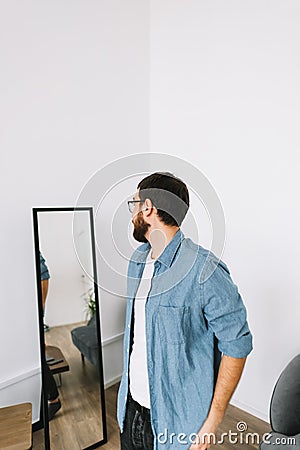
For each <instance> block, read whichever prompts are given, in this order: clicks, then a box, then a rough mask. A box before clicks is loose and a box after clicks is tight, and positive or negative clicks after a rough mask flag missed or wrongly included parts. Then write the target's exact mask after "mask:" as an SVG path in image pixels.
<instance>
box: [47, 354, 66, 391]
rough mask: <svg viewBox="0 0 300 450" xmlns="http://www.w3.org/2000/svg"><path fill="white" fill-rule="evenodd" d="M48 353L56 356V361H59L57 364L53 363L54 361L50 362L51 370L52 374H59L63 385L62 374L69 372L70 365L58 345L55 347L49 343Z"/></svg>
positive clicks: (53, 356)
mask: <svg viewBox="0 0 300 450" xmlns="http://www.w3.org/2000/svg"><path fill="white" fill-rule="evenodd" d="M46 354H47V355H48V356H51V357H52V358H54V362H55V361H57V364H53V361H51V362H49V363H48V366H49V369H50V370H51V373H52V375H55V374H58V377H59V383H60V384H59V386H61V384H62V382H61V374H62V372H68V370H70V366H69V364H68V362H67V360H66V358H65V357H64V355H63V353H62V351H61V350H60V349H59V348H58V347H54V346H53V345H47V347H46Z"/></svg>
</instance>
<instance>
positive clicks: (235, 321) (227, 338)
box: [200, 261, 253, 358]
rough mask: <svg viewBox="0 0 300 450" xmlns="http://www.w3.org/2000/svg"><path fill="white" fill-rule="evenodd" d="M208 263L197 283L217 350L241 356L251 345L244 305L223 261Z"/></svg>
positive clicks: (242, 356)
mask: <svg viewBox="0 0 300 450" xmlns="http://www.w3.org/2000/svg"><path fill="white" fill-rule="evenodd" d="M209 264H210V273H211V275H210V276H209V277H208V278H207V279H206V280H205V281H204V282H202V283H200V288H201V298H202V308H203V313H204V317H205V319H206V321H207V325H208V327H209V328H210V329H211V330H212V331H213V332H214V334H215V336H216V338H217V340H218V348H219V350H220V351H221V352H222V353H223V354H225V355H228V356H232V357H234V358H244V357H246V356H247V355H248V354H249V353H250V352H251V351H252V349H253V345H252V334H251V332H250V330H249V326H248V322H247V311H246V308H245V305H244V303H243V300H242V297H241V296H240V294H239V292H238V288H237V286H236V285H235V284H234V283H233V281H232V279H231V277H230V272H229V269H228V267H227V266H226V264H225V263H223V262H222V261H220V262H219V263H218V262H216V261H212V262H211V263H209ZM211 269H213V270H211Z"/></svg>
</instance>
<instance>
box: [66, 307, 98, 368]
mask: <svg viewBox="0 0 300 450" xmlns="http://www.w3.org/2000/svg"><path fill="white" fill-rule="evenodd" d="M71 336H72V341H73V344H74V345H75V347H77V348H78V350H79V351H80V353H81V357H82V362H84V358H86V359H88V360H89V362H90V363H91V364H93V365H94V366H96V367H99V345H98V338H97V328H96V315H95V314H94V315H93V317H92V318H91V319H90V320H89V322H88V324H87V325H84V326H82V327H77V328H74V329H73V330H72V331H71Z"/></svg>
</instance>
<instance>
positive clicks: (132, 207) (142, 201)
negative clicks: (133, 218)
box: [127, 200, 145, 214]
mask: <svg viewBox="0 0 300 450" xmlns="http://www.w3.org/2000/svg"><path fill="white" fill-rule="evenodd" d="M144 202H145V200H128V201H127V205H128V209H129V212H130V213H131V214H132V213H133V211H134V207H135V203H144Z"/></svg>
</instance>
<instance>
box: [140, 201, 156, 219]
mask: <svg viewBox="0 0 300 450" xmlns="http://www.w3.org/2000/svg"><path fill="white" fill-rule="evenodd" d="M153 209H154V206H153V203H152V202H151V200H150V198H146V200H145V202H144V205H143V212H144V214H145V216H146V217H147V216H150V214H151V213H152V212H153ZM155 209H156V208H155Z"/></svg>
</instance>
